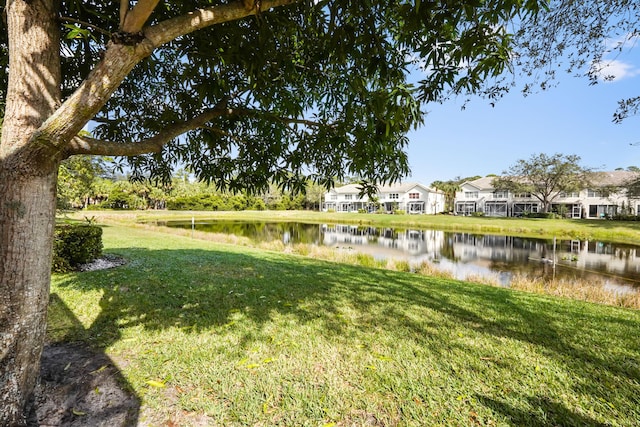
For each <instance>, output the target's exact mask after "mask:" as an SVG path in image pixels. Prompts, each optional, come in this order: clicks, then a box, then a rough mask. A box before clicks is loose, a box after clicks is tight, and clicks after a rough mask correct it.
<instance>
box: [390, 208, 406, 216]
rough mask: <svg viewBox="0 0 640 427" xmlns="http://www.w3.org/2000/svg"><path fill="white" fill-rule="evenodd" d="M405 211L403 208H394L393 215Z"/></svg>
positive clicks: (402, 213)
mask: <svg viewBox="0 0 640 427" xmlns="http://www.w3.org/2000/svg"><path fill="white" fill-rule="evenodd" d="M406 213H407V212H406V211H405V210H404V209H394V210H393V214H394V215H404V214H406Z"/></svg>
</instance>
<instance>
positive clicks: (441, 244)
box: [321, 225, 640, 286]
mask: <svg viewBox="0 0 640 427" xmlns="http://www.w3.org/2000/svg"><path fill="white" fill-rule="evenodd" d="M321 231H322V234H323V236H322V242H323V244H324V245H326V246H336V247H340V248H343V249H351V250H354V251H357V252H361V253H368V254H370V255H372V256H373V257H374V258H376V259H388V258H394V259H402V260H407V261H409V262H410V263H411V264H412V265H417V264H419V263H421V262H428V263H432V264H433V265H434V266H436V267H437V268H438V269H441V270H444V271H449V272H451V273H452V274H453V275H454V277H456V278H458V279H466V278H469V277H470V276H483V277H489V278H493V279H496V280H498V282H499V283H501V284H503V285H508V284H509V282H510V280H511V278H512V277H513V276H514V275H515V274H522V275H527V276H529V277H540V276H550V275H554V277H557V278H566V279H568V280H571V279H575V278H580V279H594V280H600V281H602V282H603V283H605V284H607V283H610V284H615V285H628V286H634V284H640V250H638V249H639V248H638V247H636V246H632V245H623V244H614V243H603V242H590V241H579V240H562V241H557V242H556V244H555V251H554V243H553V241H552V240H542V239H524V238H520V237H513V236H499V235H476V234H471V233H452V232H444V231H438V230H410V229H409V230H401V229H392V228H375V227H358V226H354V225H323V226H322V230H321Z"/></svg>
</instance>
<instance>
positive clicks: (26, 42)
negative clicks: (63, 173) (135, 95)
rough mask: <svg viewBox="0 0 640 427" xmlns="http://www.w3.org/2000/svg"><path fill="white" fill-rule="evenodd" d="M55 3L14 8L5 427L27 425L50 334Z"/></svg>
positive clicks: (5, 238)
mask: <svg viewBox="0 0 640 427" xmlns="http://www.w3.org/2000/svg"><path fill="white" fill-rule="evenodd" d="M56 4H57V1H54V0H39V1H32V2H31V1H30V2H27V1H23V0H9V1H7V2H6V9H5V10H6V13H7V28H8V32H9V41H10V43H9V46H10V49H9V70H10V77H9V86H8V88H7V102H6V110H5V117H4V122H3V127H2V139H1V140H0V402H2V404H1V405H0V425H2V426H21V425H24V424H25V423H26V415H27V411H28V410H29V409H30V408H28V403H29V399H30V397H31V395H32V393H33V390H34V387H35V385H36V382H37V379H38V374H39V369H40V356H41V353H42V347H43V344H44V338H45V331H46V313H47V304H48V301H49V282H50V275H51V248H52V241H53V226H54V221H55V191H56V179H57V168H58V164H59V161H60V158H61V157H62V156H61V154H60V153H59V152H58V150H57V149H55V145H56V144H55V142H54V141H50V140H47V139H46V138H45V137H43V136H42V135H38V134H37V133H36V130H37V129H38V127H40V125H41V124H42V123H43V122H44V121H45V120H46V119H47V118H48V117H49V116H50V115H51V113H52V112H53V111H55V108H56V106H57V105H59V102H60V68H59V67H60V65H59V64H60V58H59V49H60V44H59V36H58V27H57V22H56V14H57V12H56V10H55V5H56Z"/></svg>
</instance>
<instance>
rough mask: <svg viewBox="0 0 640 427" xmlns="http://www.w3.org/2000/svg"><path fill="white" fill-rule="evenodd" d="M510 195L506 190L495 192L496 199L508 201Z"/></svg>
mask: <svg viewBox="0 0 640 427" xmlns="http://www.w3.org/2000/svg"><path fill="white" fill-rule="evenodd" d="M508 195H509V192H508V191H505V190H498V191H494V192H493V198H494V199H506V198H507V197H508Z"/></svg>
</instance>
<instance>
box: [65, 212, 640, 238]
mask: <svg viewBox="0 0 640 427" xmlns="http://www.w3.org/2000/svg"><path fill="white" fill-rule="evenodd" d="M93 215H95V216H96V217H98V218H101V217H107V218H109V219H110V220H112V221H113V220H121V221H125V222H131V221H132V220H135V221H156V220H180V219H182V220H188V219H191V218H192V217H196V218H199V219H232V220H252V221H300V222H310V223H349V224H359V225H368V226H369V225H370V226H377V227H396V228H431V229H436V230H444V231H461V232H471V233H478V234H503V235H511V236H520V237H535V238H553V237H557V238H559V239H579V240H600V241H611V242H619V243H631V244H636V243H638V241H640V221H607V220H586V219H584V220H583V219H542V218H526V219H525V218H491V217H461V216H453V215H377V214H356V213H325V212H313V211H243V212H214V211H199V212H184V211H144V212H132V211H125V212H116V211H95V212H94V211H91V212H80V213H78V214H75V216H76V217H78V218H83V216H87V217H91V216H93Z"/></svg>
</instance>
